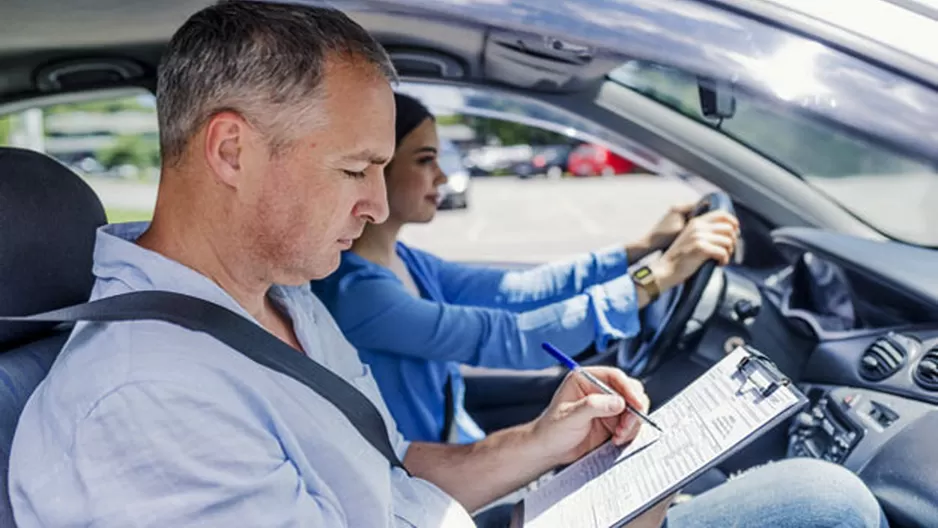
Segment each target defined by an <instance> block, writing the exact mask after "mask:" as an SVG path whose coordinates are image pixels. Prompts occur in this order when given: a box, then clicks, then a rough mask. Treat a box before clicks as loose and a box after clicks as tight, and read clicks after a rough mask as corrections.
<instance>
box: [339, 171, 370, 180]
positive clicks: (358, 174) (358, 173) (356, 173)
mask: <svg viewBox="0 0 938 528" xmlns="http://www.w3.org/2000/svg"><path fill="white" fill-rule="evenodd" d="M342 172H344V173H345V175H346V176H348V177H349V178H355V179H361V178H364V177H365V171H349V170H343V171H342Z"/></svg>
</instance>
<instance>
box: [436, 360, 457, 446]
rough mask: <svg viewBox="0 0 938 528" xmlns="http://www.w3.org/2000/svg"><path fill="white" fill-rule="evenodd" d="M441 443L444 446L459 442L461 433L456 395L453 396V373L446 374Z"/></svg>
mask: <svg viewBox="0 0 938 528" xmlns="http://www.w3.org/2000/svg"><path fill="white" fill-rule="evenodd" d="M440 441H441V442H443V443H444V444H455V443H458V442H459V432H458V429H457V428H456V395H455V394H453V373H452V372H450V373H447V374H446V383H444V384H443V431H442V432H441V433H440Z"/></svg>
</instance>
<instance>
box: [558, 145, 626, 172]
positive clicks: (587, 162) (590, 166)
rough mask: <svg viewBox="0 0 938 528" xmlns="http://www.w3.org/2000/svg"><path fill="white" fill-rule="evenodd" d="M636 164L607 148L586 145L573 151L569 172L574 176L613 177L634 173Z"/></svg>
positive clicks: (568, 167)
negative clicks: (614, 175)
mask: <svg viewBox="0 0 938 528" xmlns="http://www.w3.org/2000/svg"><path fill="white" fill-rule="evenodd" d="M634 167H635V164H634V163H632V162H631V161H629V160H627V159H625V158H623V157H622V156H619V155H618V154H615V153H614V152H612V151H610V150H609V149H607V148H606V147H602V146H599V145H591V144H586V143H584V144H583V145H580V146H579V147H577V148H575V149H573V152H571V153H570V158H569V159H568V161H567V170H569V171H570V173H572V174H573V175H574V176H596V175H602V176H612V175H613V174H626V173H629V172H631V171H632V169H633V168H634Z"/></svg>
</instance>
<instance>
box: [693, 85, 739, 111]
mask: <svg viewBox="0 0 938 528" xmlns="http://www.w3.org/2000/svg"><path fill="white" fill-rule="evenodd" d="M697 91H698V94H699V96H700V113H701V114H703V116H704V117H707V118H710V119H719V120H720V121H723V120H724V119H729V118H731V117H733V116H734V115H735V114H736V97H735V96H734V95H733V84H732V83H730V82H728V81H718V80H715V79H711V78H708V77H698V78H697Z"/></svg>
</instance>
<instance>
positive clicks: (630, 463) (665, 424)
mask: <svg viewBox="0 0 938 528" xmlns="http://www.w3.org/2000/svg"><path fill="white" fill-rule="evenodd" d="M718 392H719V396H720V398H722V399H718V398H717V396H715V394H716V393H718ZM699 395H704V397H709V398H711V399H712V402H707V403H714V407H712V408H709V407H706V405H703V404H700V405H697V400H695V398H697V397H698V396H699ZM807 403H808V399H807V398H806V397H805V396H804V394H802V393H801V391H800V390H798V389H797V387H795V386H794V385H793V384H792V383H791V380H790V379H789V378H788V377H787V376H785V375H784V374H783V373H782V372H781V371H780V370H779V369H778V367H777V366H776V365H775V364H774V363H773V362H772V361H771V360H770V359H769V358H768V357H766V356H765V355H764V354H762V353H761V352H759V351H758V350H756V349H754V348H752V347H750V346H748V345H743V346H740V347H737V348H736V349H735V350H733V351H732V352H730V353H729V354H728V355H727V357H725V358H724V359H723V360H721V361H720V362H719V363H717V364H716V365H714V366H713V367H711V368H710V369H709V370H708V371H707V372H706V373H704V374H703V375H701V376H700V377H699V378H698V379H697V380H695V381H694V382H692V383H691V384H690V385H688V387H687V388H685V389H684V390H683V391H681V392H680V393H679V394H677V395H675V396H674V397H673V398H671V400H669V401H668V402H667V403H665V404H664V405H662V406H661V408H659V409H658V410H656V411H655V412H654V413H652V417H653V418H654V419H655V420H656V421H657V422H658V424H659V425H661V426H662V428H663V429H664V434H663V437H662V438H661V439H660V440H656V441H655V442H652V443H649V444H648V445H646V446H643V447H642V448H641V449H639V450H634V452H631V453H629V454H628V456H624V457H621V459H618V460H616V461H615V462H614V465H610V467H607V468H602V469H601V471H599V472H596V471H595V467H593V466H595V460H593V461H590V460H588V459H589V458H590V457H596V456H602V454H601V453H598V452H599V451H600V450H602V449H604V448H605V449H606V450H608V449H609V448H610V446H611V444H606V445H604V446H601V447H600V448H597V450H595V451H594V452H592V453H590V454H588V455H586V456H585V457H583V458H581V459H580V460H578V461H577V462H575V463H573V464H571V465H570V466H568V467H567V468H565V469H563V470H562V471H560V472H559V473H557V475H555V477H554V479H552V480H551V481H548V482H547V483H545V484H544V485H543V486H542V487H541V488H544V489H541V488H539V489H535V490H533V491H532V492H531V493H530V494H529V495H528V496H527V497H526V498H525V500H524V501H522V502H521V503H519V504H518V505H517V507H516V509H515V512H514V515H513V524H512V526H518V527H522V526H523V527H527V528H540V527H542V526H554V525H556V526H565V527H570V528H581V527H582V528H607V527H610V526H612V527H619V526H624V525H626V524H628V523H629V522H631V521H633V520H635V519H636V518H637V517H639V516H641V515H642V514H643V513H645V512H646V511H648V510H649V509H651V508H652V507H653V506H655V505H656V504H658V503H659V502H660V501H661V500H663V499H665V498H666V497H669V496H671V495H673V494H674V493H676V492H678V491H680V489H681V488H683V487H684V486H686V485H687V484H688V483H690V482H691V481H692V480H694V479H695V478H697V477H698V476H700V475H701V474H702V473H704V472H705V471H707V470H708V469H710V468H712V467H714V466H717V465H719V464H720V463H722V462H723V461H724V460H726V459H727V458H729V457H730V456H732V455H733V454H734V453H736V452H738V451H739V450H741V449H743V448H744V447H746V446H747V445H749V444H750V443H752V442H753V441H754V440H755V439H756V438H758V437H759V436H761V435H762V434H764V433H765V432H767V431H769V430H771V429H772V428H774V427H775V426H777V425H778V424H779V423H781V422H783V421H784V420H786V419H788V418H790V417H791V416H793V415H794V414H795V413H797V412H798V411H800V410H801V409H802V408H803V407H804V406H805V405H807ZM669 406H671V408H670V409H669ZM685 406H686V407H685ZM698 410H701V412H696V411H698ZM694 412H696V414H693V413H694ZM681 413H683V414H681ZM721 413H725V414H726V416H733V413H738V414H739V416H742V417H743V418H741V419H739V420H738V421H737V422H736V423H734V424H731V425H726V423H729V420H723V416H722V415H721ZM743 413H745V414H743ZM757 413H765V415H764V416H763V415H759V418H758V420H757V419H756V414H757ZM680 416H684V417H685V420H684V421H680V420H678V417H680ZM747 419H751V421H752V423H753V424H757V426H753V425H750V424H748V423H747V424H743V423H742V422H745V421H746V420H747ZM710 420H712V423H711V422H709V421H710ZM724 422H726V423H724ZM689 424H690V425H689ZM744 425H745V428H743V426H744ZM698 426H699V427H701V428H706V430H705V429H701V431H703V432H705V433H706V434H708V435H709V434H710V433H713V431H712V430H710V429H709V428H710V427H713V428H714V430H715V431H717V432H724V431H729V432H727V433H726V435H725V437H723V438H718V437H717V435H713V438H710V437H708V439H710V440H712V441H713V443H714V446H717V445H718V447H714V446H710V447H712V449H713V452H712V453H710V452H707V453H708V455H707V456H706V457H702V456H701V457H700V459H699V460H697V461H696V462H695V463H694V464H691V463H688V462H686V461H683V460H680V458H681V457H682V456H686V457H688V459H689V458H691V457H692V455H694V456H696V455H697V453H691V451H695V450H694V449H688V450H687V451H686V452H685V451H681V448H680V445H679V444H680V442H681V441H683V442H690V443H695V444H698V445H703V444H704V443H706V441H705V440H702V439H694V438H691V434H692V433H694V432H696V431H697V429H695V427H698ZM722 427H736V428H737V429H732V430H730V429H720V428H722ZM644 429H645V428H643V431H644ZM639 435H640V437H641V435H642V432H640V433H639ZM636 441H637V440H636ZM721 442H723V443H722V444H721ZM659 443H660V444H661V445H659ZM616 449H624V450H627V449H628V448H627V447H625V448H616ZM705 451H706V449H701V452H705ZM665 455H666V456H667V457H670V456H671V455H675V456H674V458H667V457H666V456H665ZM607 457H608V456H607ZM704 458H705V460H704ZM591 464H592V466H591ZM666 466H667V469H661V470H660V471H659V470H658V468H659V467H661V468H664V467H666ZM671 466H673V470H672V468H671ZM584 468H589V471H590V473H584V475H586V477H589V478H590V480H588V481H587V482H585V483H583V484H581V485H580V486H579V487H576V485H575V484H570V483H571V482H575V477H576V478H579V477H582V475H580V473H581V472H586V471H587V470H586V469H584ZM642 468H653V471H647V472H645V473H642V472H641V469H642ZM571 471H572V472H573V475H572V476H571V475H570V474H569V473H568V472H571ZM594 473H595V474H594ZM565 474H566V475H565ZM636 475H641V477H637V476H636ZM586 477H583V478H586ZM557 479H561V480H559V481H558V482H559V484H557V483H554V482H553V481H554V480H557ZM552 484H555V486H554V487H555V488H557V489H550V488H549V486H551V485H552ZM632 488H635V489H632ZM561 492H564V493H566V495H560V493H561ZM539 494H540V495H539ZM555 494H556V495H558V497H556V499H557V500H556V502H554V503H553V505H552V506H546V507H545V504H547V503H548V502H549V500H550V499H553V498H555V497H554V495H555ZM617 500H618V501H619V504H616V501H617ZM600 501H601V502H602V503H601V504H596V502H600ZM620 506H621V507H620ZM618 507H620V508H619V509H620V510H621V511H613V510H616V508H618ZM545 508H546V509H545ZM558 508H559V513H558ZM529 510H532V511H529ZM578 513H579V514H581V515H577V514H578ZM532 514H533V515H534V518H533V519H532V518H531V516H532ZM597 523H598V524H597Z"/></svg>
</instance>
